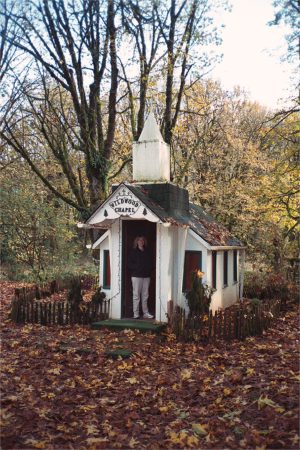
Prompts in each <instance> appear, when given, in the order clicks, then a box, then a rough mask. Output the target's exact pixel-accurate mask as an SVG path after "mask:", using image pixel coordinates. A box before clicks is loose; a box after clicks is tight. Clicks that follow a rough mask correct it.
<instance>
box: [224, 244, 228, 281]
mask: <svg viewBox="0 0 300 450" xmlns="http://www.w3.org/2000/svg"><path fill="white" fill-rule="evenodd" d="M223 264H224V265H223V274H224V277H223V285H224V286H227V285H228V251H227V250H225V251H224V261H223Z"/></svg>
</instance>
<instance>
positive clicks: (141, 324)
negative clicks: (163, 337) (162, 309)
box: [91, 319, 167, 334]
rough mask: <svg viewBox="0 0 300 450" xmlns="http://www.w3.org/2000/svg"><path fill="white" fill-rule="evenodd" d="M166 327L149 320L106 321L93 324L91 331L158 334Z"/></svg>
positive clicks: (164, 324)
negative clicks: (105, 329) (134, 331)
mask: <svg viewBox="0 0 300 450" xmlns="http://www.w3.org/2000/svg"><path fill="white" fill-rule="evenodd" d="M166 327H167V324H166V323H155V322H154V321H149V320H141V319H138V320H134V319H108V320H101V321H100V322H94V323H92V324H91V328H92V329H93V330H100V329H103V328H109V329H110V330H116V331H118V330H119V331H120V330H126V329H127V330H128V329H129V330H139V331H144V332H147V331H149V332H151V333H156V334H159V333H161V332H162V331H164V330H165V329H166Z"/></svg>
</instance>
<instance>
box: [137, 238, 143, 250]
mask: <svg viewBox="0 0 300 450" xmlns="http://www.w3.org/2000/svg"><path fill="white" fill-rule="evenodd" d="M137 245H138V247H139V248H144V246H145V241H144V238H142V237H141V238H138V240H137Z"/></svg>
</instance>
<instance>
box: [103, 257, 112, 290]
mask: <svg viewBox="0 0 300 450" xmlns="http://www.w3.org/2000/svg"><path fill="white" fill-rule="evenodd" d="M107 278H108V279H109V281H110V283H109V284H107V283H106V281H107ZM102 287H103V289H110V288H111V273H110V254H109V250H107V249H105V250H103V286H102Z"/></svg>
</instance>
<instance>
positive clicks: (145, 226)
mask: <svg viewBox="0 0 300 450" xmlns="http://www.w3.org/2000/svg"><path fill="white" fill-rule="evenodd" d="M122 223H123V225H122V243H123V248H122V250H123V251H122V274H123V279H122V318H125V317H133V307H132V306H133V305H132V285H131V277H130V272H129V269H128V256H129V252H130V250H131V249H132V247H133V241H134V239H135V237H136V236H137V235H143V236H145V237H146V239H147V242H148V248H149V250H150V252H151V255H152V258H153V267H154V269H153V271H152V274H151V280H150V288H149V300H148V306H149V311H150V312H151V314H153V315H154V317H155V282H156V279H155V274H156V269H155V267H156V223H153V222H148V221H147V220H123V222H122Z"/></svg>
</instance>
